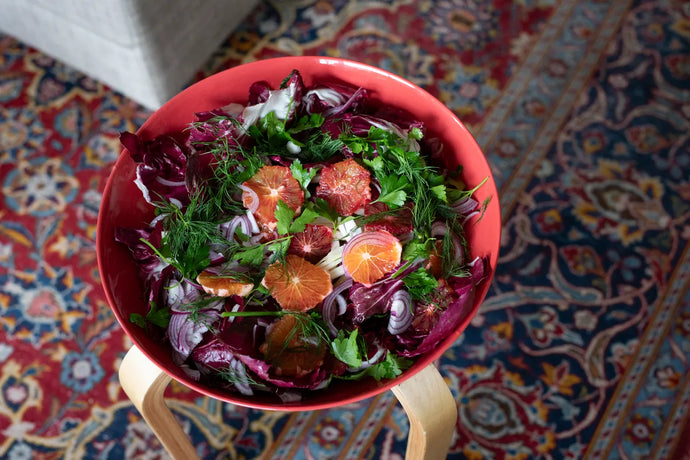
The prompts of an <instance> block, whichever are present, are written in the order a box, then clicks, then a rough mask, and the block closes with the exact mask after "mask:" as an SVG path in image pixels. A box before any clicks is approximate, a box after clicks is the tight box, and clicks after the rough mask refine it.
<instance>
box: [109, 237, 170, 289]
mask: <svg viewBox="0 0 690 460" xmlns="http://www.w3.org/2000/svg"><path fill="white" fill-rule="evenodd" d="M162 236H163V233H162V226H161V225H156V226H155V227H149V228H142V229H136V228H124V227H117V228H116V229H115V241H117V242H118V243H122V244H124V245H126V246H127V247H128V248H129V250H130V251H131V253H132V258H133V259H134V261H135V262H136V263H137V265H138V267H139V277H140V278H142V279H144V280H145V281H146V282H147V283H148V282H149V281H150V280H151V279H152V278H154V277H158V276H160V273H161V272H162V271H163V269H164V268H165V267H166V266H167V264H166V263H164V262H163V261H161V259H160V258H159V257H158V255H157V254H156V252H155V251H154V250H153V248H151V246H154V247H159V246H160V244H161V239H162ZM142 240H143V241H142ZM144 241H148V242H149V243H150V245H149V244H146V243H145V242H144Z"/></svg>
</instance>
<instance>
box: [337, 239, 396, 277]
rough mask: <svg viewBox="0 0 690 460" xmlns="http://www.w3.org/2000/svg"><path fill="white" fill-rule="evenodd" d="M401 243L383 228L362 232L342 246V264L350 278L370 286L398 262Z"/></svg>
mask: <svg viewBox="0 0 690 460" xmlns="http://www.w3.org/2000/svg"><path fill="white" fill-rule="evenodd" d="M401 254H402V244H400V241H399V240H398V239H397V238H396V237H394V236H393V235H391V234H390V233H389V232H387V231H385V230H376V231H371V232H362V233H360V234H358V235H356V236H355V237H354V238H352V239H351V240H350V241H349V242H348V243H347V245H345V248H343V266H344V267H345V270H346V271H347V273H349V274H350V276H351V277H352V279H353V280H354V281H356V282H358V283H362V284H364V285H365V286H370V285H371V284H373V283H375V282H376V281H378V280H380V279H381V278H383V276H384V275H385V274H387V273H389V272H390V271H392V270H393V269H395V268H396V267H397V266H398V265H399V264H400V256H401Z"/></svg>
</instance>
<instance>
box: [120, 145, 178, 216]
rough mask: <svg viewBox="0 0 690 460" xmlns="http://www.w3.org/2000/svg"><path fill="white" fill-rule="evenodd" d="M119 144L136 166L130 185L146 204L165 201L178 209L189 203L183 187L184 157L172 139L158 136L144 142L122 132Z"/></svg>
mask: <svg viewBox="0 0 690 460" xmlns="http://www.w3.org/2000/svg"><path fill="white" fill-rule="evenodd" d="M120 142H121V143H122V145H123V146H124V147H125V148H126V149H127V150H128V151H129V153H130V155H131V156H132V159H133V160H134V161H135V162H136V163H137V170H136V179H135V181H134V183H135V184H136V185H137V187H139V190H141V193H142V194H143V195H144V199H145V200H146V201H147V202H148V203H151V204H155V203H156V201H159V200H168V201H171V202H174V203H175V204H176V205H179V207H182V206H184V205H186V204H187V203H188V202H189V192H188V191H187V187H186V185H185V169H186V167H187V155H186V153H185V152H184V151H183V150H182V147H181V146H180V145H179V144H178V143H177V141H176V140H175V139H173V138H172V137H171V136H158V137H156V138H154V139H153V140H150V141H144V140H142V139H141V138H140V137H139V136H137V135H136V134H133V133H128V132H123V133H121V134H120Z"/></svg>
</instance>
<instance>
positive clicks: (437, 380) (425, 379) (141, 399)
mask: <svg viewBox="0 0 690 460" xmlns="http://www.w3.org/2000/svg"><path fill="white" fill-rule="evenodd" d="M119 376H120V384H121V385H122V388H123V389H124V391H125V393H126V394H127V396H128V397H129V399H130V400H131V401H132V403H133V404H134V406H135V407H136V408H137V409H138V410H139V412H140V413H141V415H142V416H143V417H144V420H146V423H148V425H149V426H150V427H151V429H152V430H153V432H154V433H155V435H156V436H157V437H158V439H159V440H160V442H161V444H163V447H165V449H166V450H167V451H168V453H169V454H170V455H171V456H172V458H173V459H176V460H177V459H179V460H194V459H198V458H199V457H198V456H197V454H196V450H195V449H194V446H192V443H191V442H190V441H189V439H188V438H187V435H186V434H185V433H184V431H182V427H180V425H179V424H178V423H177V420H176V419H175V417H174V416H173V414H172V412H170V409H168V406H167V405H166V404H165V400H164V398H163V392H164V391H165V388H166V387H167V386H168V383H169V382H170V380H171V378H170V376H168V375H167V374H166V373H165V372H163V371H162V370H161V369H160V368H159V367H158V366H156V365H155V364H154V363H153V362H151V360H150V359H149V358H148V357H146V356H145V355H144V354H143V353H142V352H141V351H140V350H139V349H138V348H137V347H136V346H132V348H131V349H130V350H129V351H128V352H127V355H126V356H125V358H124V359H123V360H122V364H121V365H120V372H119ZM392 391H393V394H395V396H396V397H397V398H398V401H400V404H402V407H403V409H405V413H406V414H407V416H408V418H409V419H410V434H409V437H408V441H407V452H406V455H405V458H406V459H407V460H421V459H424V460H439V459H444V458H446V455H447V454H448V447H449V446H450V441H451V437H452V436H453V432H454V431H455V422H456V420H457V415H458V414H457V410H456V405H455V399H454V398H453V395H452V394H451V392H450V389H449V388H448V386H447V385H446V383H445V382H444V380H443V378H442V377H441V374H439V372H438V370H437V369H436V367H435V366H434V365H433V364H432V365H429V366H427V367H426V368H425V369H423V370H422V371H420V372H418V373H417V374H415V375H414V376H413V377H411V378H409V379H407V380H406V381H404V382H403V383H401V384H399V385H397V386H395V387H393V388H392Z"/></svg>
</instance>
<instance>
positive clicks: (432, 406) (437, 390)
mask: <svg viewBox="0 0 690 460" xmlns="http://www.w3.org/2000/svg"><path fill="white" fill-rule="evenodd" d="M391 390H392V391H393V393H394V394H395V397H396V398H398V401H400V404H402V407H403V409H405V412H406V413H407V417H408V418H409V419H410V434H409V437H408V440H407V452H406V454H405V459H406V460H422V459H423V460H440V459H444V458H446V456H447V455H448V448H449V447H450V442H451V438H452V437H453V432H454V431H455V423H456V421H457V419H458V411H457V407H456V405H455V399H454V398H453V395H452V394H451V392H450V389H449V388H448V385H446V382H445V381H444V380H443V377H441V374H440V373H439V372H438V369H436V367H435V366H434V365H433V364H430V365H429V366H427V367H426V368H425V369H423V370H422V371H421V372H419V373H417V374H416V375H415V376H414V377H412V378H410V379H408V380H406V381H404V382H403V383H401V384H400V385H397V386H394V387H393V388H392V389H391Z"/></svg>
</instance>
